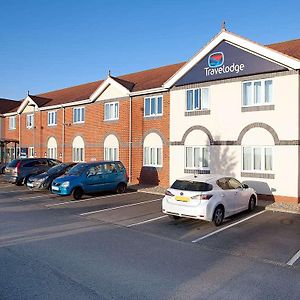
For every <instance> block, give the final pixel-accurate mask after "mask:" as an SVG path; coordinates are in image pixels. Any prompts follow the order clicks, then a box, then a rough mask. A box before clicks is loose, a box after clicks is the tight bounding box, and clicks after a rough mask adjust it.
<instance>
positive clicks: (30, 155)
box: [28, 147, 34, 157]
mask: <svg viewBox="0 0 300 300" xmlns="http://www.w3.org/2000/svg"><path fill="white" fill-rule="evenodd" d="M28 157H34V147H29V148H28Z"/></svg>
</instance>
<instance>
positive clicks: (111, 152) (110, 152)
mask: <svg viewBox="0 0 300 300" xmlns="http://www.w3.org/2000/svg"><path fill="white" fill-rule="evenodd" d="M118 159H119V149H118V148H113V147H106V148H104V160H118Z"/></svg>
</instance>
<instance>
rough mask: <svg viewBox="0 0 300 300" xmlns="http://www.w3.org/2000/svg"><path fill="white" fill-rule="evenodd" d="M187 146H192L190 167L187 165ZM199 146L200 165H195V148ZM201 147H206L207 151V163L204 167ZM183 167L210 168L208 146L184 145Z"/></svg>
mask: <svg viewBox="0 0 300 300" xmlns="http://www.w3.org/2000/svg"><path fill="white" fill-rule="evenodd" d="M187 148H192V167H189V166H187ZM196 148H199V149H200V154H201V164H202V166H200V167H196V166H195V149H196ZM203 149H207V150H208V151H207V152H208V158H207V164H208V166H207V167H205V166H203ZM184 168H185V169H188V170H207V171H209V170H210V147H209V145H194V146H192V145H185V146H184Z"/></svg>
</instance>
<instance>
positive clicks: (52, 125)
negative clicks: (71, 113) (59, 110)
mask: <svg viewBox="0 0 300 300" xmlns="http://www.w3.org/2000/svg"><path fill="white" fill-rule="evenodd" d="M56 126H57V124H51V125H50V124H48V127H56Z"/></svg>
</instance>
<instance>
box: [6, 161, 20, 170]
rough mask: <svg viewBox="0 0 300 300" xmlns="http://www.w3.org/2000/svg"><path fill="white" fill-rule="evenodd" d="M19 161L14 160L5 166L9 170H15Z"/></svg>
mask: <svg viewBox="0 0 300 300" xmlns="http://www.w3.org/2000/svg"><path fill="white" fill-rule="evenodd" d="M19 161H20V160H19V159H14V160H12V161H11V162H10V163H9V164H8V165H7V166H8V167H11V168H15V167H16V166H17V164H18V162H19Z"/></svg>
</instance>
